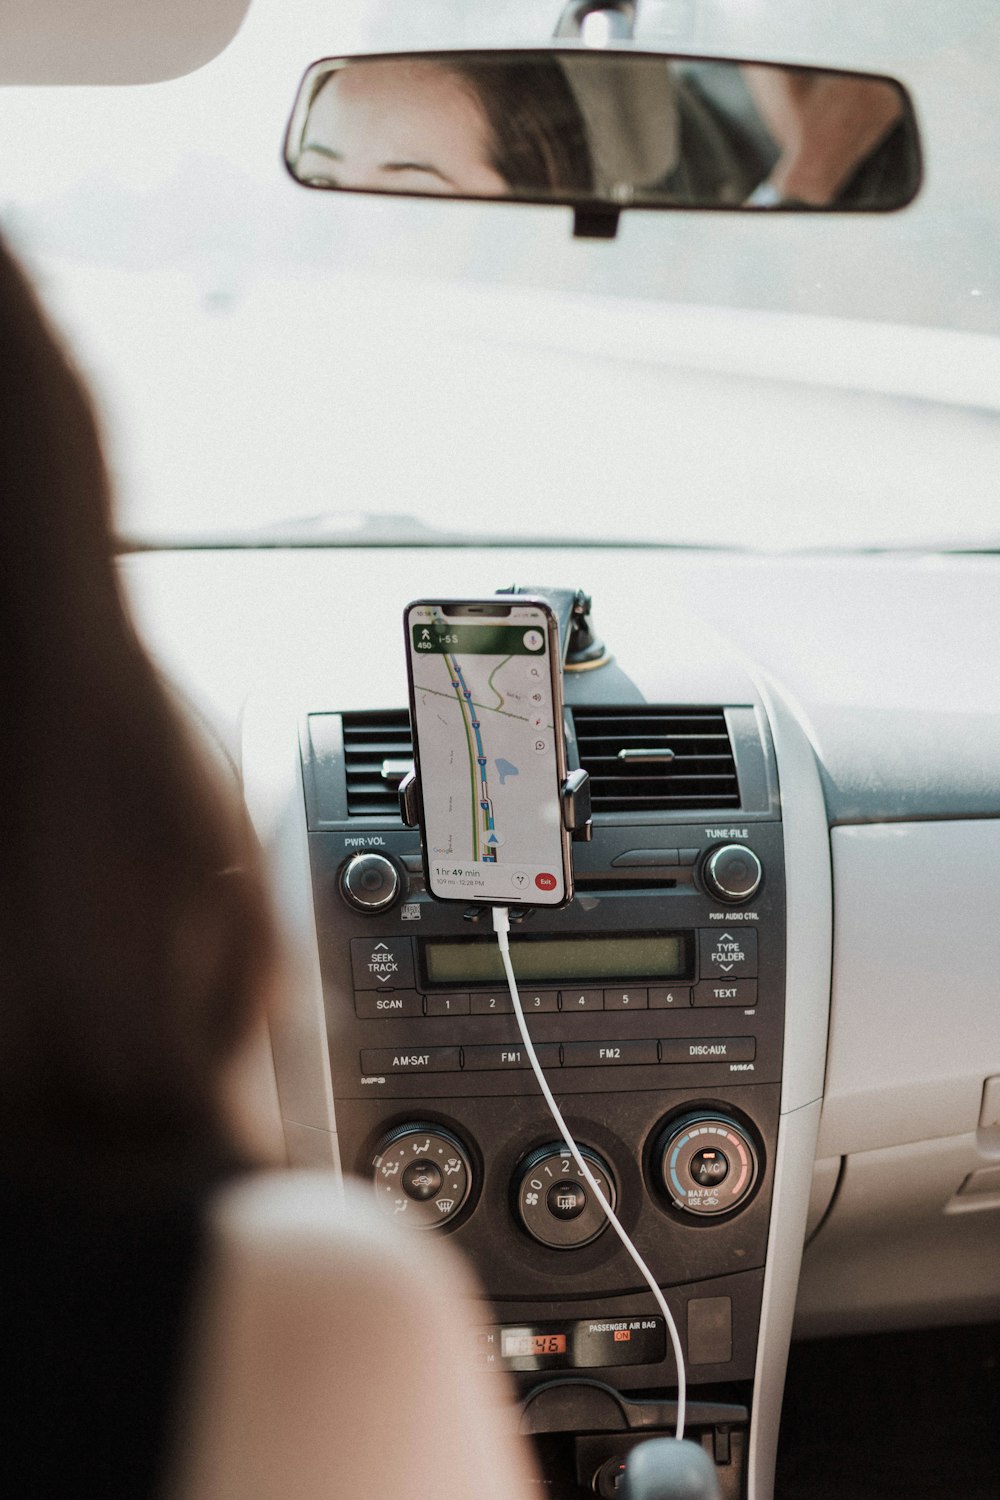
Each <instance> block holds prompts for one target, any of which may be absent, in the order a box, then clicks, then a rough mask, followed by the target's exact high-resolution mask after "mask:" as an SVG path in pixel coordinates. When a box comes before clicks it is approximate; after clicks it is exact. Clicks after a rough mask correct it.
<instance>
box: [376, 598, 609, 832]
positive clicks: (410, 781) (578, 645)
mask: <svg viewBox="0 0 1000 1500" xmlns="http://www.w3.org/2000/svg"><path fill="white" fill-rule="evenodd" d="M510 594H528V595H530V596H531V597H532V598H536V599H537V598H542V599H544V600H545V601H546V602H547V603H548V604H551V606H552V609H553V611H554V613H555V616H556V620H557V622H558V625H559V644H560V646H561V648H562V659H563V672H583V671H587V670H589V669H590V668H592V667H600V666H603V665H604V664H605V662H607V661H610V657H609V656H608V653H607V651H606V649H605V647H604V643H603V641H600V640H598V638H597V637H596V636H595V635H594V633H593V631H592V629H591V626H590V609H591V600H590V596H589V595H588V594H585V593H584V592H583V590H582V589H550V588H519V587H517V586H515V585H512V586H511V587H510V588H507V589H497V596H498V597H500V596H503V595H510ZM399 811H400V816H401V817H402V819H403V822H404V823H405V824H406V826H407V828H419V827H420V826H421V824H422V822H423V817H422V808H421V806H420V786H419V783H418V781H417V773H416V771H414V770H411V771H408V772H407V774H406V775H405V776H404V777H403V779H402V781H401V782H400V783H399ZM562 816H563V827H564V828H565V829H566V830H567V832H569V833H571V834H572V835H573V838H574V839H577V840H580V841H581V842H583V843H589V842H590V840H591V839H592V838H593V835H594V824H593V819H592V817H591V810H590V773H589V772H588V771H585V770H583V769H582V767H581V768H578V769H576V770H574V771H570V773H569V774H568V776H567V777H566V780H565V781H564V782H563V785H562Z"/></svg>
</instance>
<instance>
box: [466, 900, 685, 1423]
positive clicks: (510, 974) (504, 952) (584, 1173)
mask: <svg viewBox="0 0 1000 1500" xmlns="http://www.w3.org/2000/svg"><path fill="white" fill-rule="evenodd" d="M493 931H494V932H495V933H496V935H497V943H498V944H499V947H500V957H501V959H502V961H503V969H504V974H505V975H506V977H507V987H508V989H509V990H510V1000H511V1004H512V1006H513V1007H514V1015H515V1017H516V1019H517V1027H518V1030H519V1031H520V1033H521V1041H522V1042H523V1043H524V1050H525V1052H526V1053H527V1055H528V1061H529V1063H530V1064H531V1069H532V1072H533V1073H534V1075H535V1078H536V1080H537V1082H538V1087H539V1088H540V1089H541V1091H542V1098H543V1099H544V1100H545V1103H546V1104H547V1106H548V1109H549V1113H550V1114H551V1116H552V1118H553V1120H554V1121H555V1124H556V1128H557V1130H558V1131H559V1134H560V1136H561V1137H562V1139H563V1141H564V1142H565V1144H566V1148H567V1150H568V1151H569V1154H570V1155H571V1156H572V1158H573V1160H574V1162H575V1163H576V1166H577V1169H578V1170H579V1173H580V1176H581V1177H582V1178H583V1180H584V1182H585V1183H586V1184H587V1186H588V1187H589V1188H590V1191H591V1192H592V1193H593V1194H594V1197H595V1199H596V1200H597V1202H598V1203H599V1204H600V1206H601V1208H602V1210H603V1212H604V1215H605V1217H606V1219H607V1221H608V1223H609V1224H610V1225H611V1228H612V1229H613V1230H614V1232H615V1234H616V1235H617V1236H618V1238H619V1240H620V1241H621V1243H622V1246H623V1248H624V1249H625V1251H626V1252H627V1254H628V1255H629V1256H630V1257H631V1259H632V1261H633V1262H634V1263H635V1266H636V1269H637V1270H638V1271H639V1274H640V1275H641V1276H642V1278H643V1280H644V1281H645V1283H646V1285H647V1286H648V1287H649V1290H650V1291H651V1292H652V1294H653V1299H654V1301H655V1302H656V1305H657V1307H658V1308H659V1309H660V1312H661V1313H662V1314H663V1319H664V1322H665V1323H666V1326H667V1332H668V1333H669V1335H670V1343H671V1347H672V1348H673V1352H674V1363H675V1365H676V1368H677V1424H676V1428H675V1436H676V1437H677V1438H678V1439H683V1437H684V1424H685V1420H686V1408H687V1372H686V1370H685V1367H684V1351H683V1349H682V1347H681V1340H680V1334H679V1333H678V1332H677V1324H676V1323H675V1322H674V1319H673V1315H672V1313H671V1311H670V1308H669V1307H668V1305H667V1299H666V1298H665V1297H664V1295H663V1293H662V1291H661V1290H660V1288H659V1287H658V1286H657V1284H656V1279H655V1277H654V1276H653V1273H652V1271H650V1269H649V1267H648V1266H647V1265H646V1262H645V1261H644V1260H643V1258H642V1256H641V1255H640V1254H639V1252H638V1250H637V1249H636V1247H635V1245H633V1243H632V1241H631V1239H630V1238H629V1235H628V1232H627V1231H626V1229H625V1228H624V1226H623V1225H622V1223H621V1221H620V1219H619V1218H618V1215H617V1214H616V1213H615V1211H614V1209H613V1208H612V1206H611V1204H610V1203H609V1202H608V1200H607V1198H606V1196H605V1194H604V1192H603V1191H602V1189H601V1186H600V1184H599V1183H598V1181H597V1179H596V1178H595V1176H594V1174H593V1172H592V1171H591V1169H590V1167H589V1166H588V1165H587V1162H586V1159H585V1158H584V1156H583V1153H582V1152H581V1150H580V1148H579V1146H578V1145H577V1143H576V1141H575V1140H574V1139H573V1136H572V1135H571V1133H570V1129H569V1126H568V1125H567V1124H566V1121H565V1120H564V1119H563V1116H562V1111H561V1110H560V1108H559V1106H558V1104H557V1103H556V1101H555V1096H554V1094H553V1093H552V1090H551V1089H550V1088H549V1084H548V1080H547V1079H546V1077H545V1074H544V1073H543V1071H542V1066H541V1063H540V1062H539V1061H538V1055H537V1053H536V1052H535V1048H534V1044H533V1043H532V1040H531V1036H530V1034H529V1032H528V1024H527V1022H526V1020H525V1018H524V1009H523V1007H522V1005H521V997H520V995H519V993H518V989H517V979H516V978H515V975H514V966H513V964H512V963H511V957H510V913H509V912H508V910H507V908H506V907H505V906H494V908H493Z"/></svg>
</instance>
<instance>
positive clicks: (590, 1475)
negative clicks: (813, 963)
mask: <svg viewBox="0 0 1000 1500" xmlns="http://www.w3.org/2000/svg"><path fill="white" fill-rule="evenodd" d="M567 730H568V739H569V746H570V759H571V764H577V765H579V764H583V765H584V766H585V767H586V768H587V769H589V770H590V772H591V776H592V780H593V783H594V788H595V793H596V796H595V817H594V830H593V838H592V841H591V842H589V843H577V844H575V845H574V866H575V876H576V885H577V893H576V897H575V899H574V900H573V902H572V903H571V904H570V905H569V906H568V907H566V908H563V909H561V910H556V911H551V910H549V911H543V910H535V911H534V912H528V913H526V914H523V920H521V921H519V922H517V923H516V924H515V925H514V926H513V927H512V936H511V952H512V958H513V964H514V969H515V972H516V973H517V975H518V978H519V988H520V992H521V995H522V1000H523V1004H524V1008H525V1011H526V1014H527V1015H528V1023H529V1027H530V1030H531V1033H532V1039H533V1041H534V1043H535V1045H536V1048H537V1051H538V1054H539V1058H540V1060H541V1063H542V1065H543V1067H544V1068H545V1069H546V1072H547V1076H548V1078H549V1081H550V1084H551V1086H552V1088H553V1091H554V1093H555V1094H556V1096H557V1099H558V1101H559V1104H560V1107H561V1109H562V1110H563V1112H564V1114H565V1116H566V1119H567V1122H568V1124H569V1126H570V1129H571V1130H572V1131H573V1133H574V1136H575V1138H576V1140H577V1141H578V1143H579V1144H580V1146H581V1147H582V1148H583V1150H584V1152H585V1154H586V1156H587V1158H588V1161H589V1164H590V1166H591V1168H592V1170H593V1171H594V1172H595V1173H596V1174H597V1176H598V1179H599V1180H600V1181H601V1182H602V1184H603V1185H604V1186H605V1190H606V1191H607V1193H608V1195H609V1197H610V1199H611V1201H612V1202H613V1204H614V1205H615V1207H616V1210H617V1212H618V1214H619V1216H620V1218H621V1220H622V1222H623V1224H624V1226H625V1228H626V1229H627V1230H628V1232H629V1234H630V1235H631V1236H632V1238H633V1240H634V1242H635V1244H636V1246H637V1248H638V1249H639V1251H640V1253H641V1254H642V1255H643V1257H644V1258H645V1259H646V1261H647V1264H648V1265H649V1266H650V1268H651V1270H652V1272H653V1274H654V1275H655V1276H656V1278H657V1281H658V1283H659V1284H660V1285H661V1286H662V1287H663V1289H664V1291H665V1294H666V1297H667V1299H668V1302H669V1304H670V1307H671V1311H672V1313H673V1315H674V1318H675V1320H676V1322H677V1325H678V1328H679V1330H680V1334H681V1338H682V1342H683V1345H684V1351H685V1357H686V1360H687V1366H688V1380H689V1385H690V1396H691V1410H690V1426H691V1427H692V1428H693V1430H694V1433H695V1435H696V1436H697V1435H700V1436H701V1438H702V1440H703V1441H704V1442H705V1444H706V1446H709V1447H710V1450H711V1451H712V1453H713V1455H714V1456H715V1458H716V1461H717V1462H718V1464H719V1469H720V1477H721V1478H722V1480H723V1485H724V1493H725V1494H726V1495H727V1496H729V1495H733V1496H736V1495H740V1494H743V1493H744V1485H745V1472H744V1464H743V1456H744V1451H745V1440H746V1428H747V1424H748V1421H749V1408H750V1404H751V1397H752V1381H753V1377H754V1372H755V1365H756V1362H757V1358H758V1334H759V1328H760V1319H761V1307H762V1294H763V1285H764V1272H765V1262H766V1257H767V1250H768V1236H769V1225H770V1221H771V1208H772V1197H773V1191H774V1181H775V1162H776V1148H777V1138H778V1126H779V1115H780V1100H781V1082H782V1055H783V1034H784V1022H785V955H786V925H785V917H786V901H785V851H784V839H783V828H782V821H781V812H780V806H779V800H778V796H777V778H776V774H775V768H774V756H773V749H772V744H771V739H770V735H769V732H768V728H767V724H766V721H765V719H764V716H763V715H762V714H761V712H760V711H759V709H757V708H754V707H746V706H740V705H735V706H733V705H730V706H726V707H725V708H712V709H707V710H706V709H701V708H683V709H678V708H676V707H666V708H656V707H650V706H648V705H644V706H643V707H642V708H637V707H634V706H633V707H630V708H625V709H618V708H610V709H602V710H601V711H600V713H598V714H596V715H595V714H594V713H592V712H590V711H588V710H586V709H585V708H583V707H577V708H575V709H574V708H570V710H569V711H568V721H567ZM407 733H408V720H407V717H406V714H405V712H403V713H400V712H397V711H390V712H389V713H387V714H379V715H374V714H358V713H354V714H352V713H343V714H342V713H335V712H321V713H313V714H310V715H308V717H307V718H306V720H305V722H304V724H303V727H302V731H301V737H300V741H301V756H302V769H303V784H304V788H305V808H306V820H307V825H308V830H309V832H308V841H309V858H310V866H311V874H312V890H313V897H314V909H315V920H316V933H317V939H318V952H319V965H320V972H321V975H322V989H323V1001H324V1011H325V1018H326V1027H327V1033H328V1042H329V1063H330V1072H331V1079H332V1092H333V1098H334V1101H335V1110H336V1125H337V1134H338V1143H339V1152H340V1159H341V1164H342V1166H343V1169H344V1170H345V1171H347V1172H351V1173H354V1174H358V1175H359V1176H361V1177H366V1178H368V1179H369V1180H370V1181H371V1183H372V1188H373V1191H374V1192H375V1194H376V1200H377V1202H378V1203H379V1205H380V1206H381V1209H382V1211H383V1212H384V1213H385V1214H386V1216H387V1217H389V1218H392V1219H394V1220H396V1221H397V1222H399V1223H401V1224H404V1225H405V1226H407V1227H408V1228H409V1229H411V1231H412V1232H413V1233H414V1235H426V1234H444V1235H448V1236H450V1237H453V1238H454V1242H455V1244H456V1245H457V1246H459V1247H460V1248H461V1249H462V1250H463V1251H464V1252H465V1253H466V1254H467V1255H468V1256H469V1257H470V1259H471V1260H472V1262H473V1264H474V1265H475V1267H476V1270H477V1273H478V1275H479V1278H480V1281H481V1283H482V1285H483V1287H484V1290H485V1292H486V1294H487V1296H488V1299H489V1309H488V1310H487V1309H485V1308H484V1313H483V1319H482V1323H481V1326H480V1327H479V1329H478V1331H477V1334H476V1344H475V1348H474V1349H470V1359H474V1360H476V1361H478V1362H479V1364H480V1365H481V1366H483V1367H484V1368H486V1369H490V1370H506V1371H508V1372H509V1373H510V1374H511V1376H512V1377H513V1379H514V1381H515V1382H516V1383H517V1385H518V1386H519V1388H520V1390H521V1391H522V1393H523V1394H524V1396H525V1397H526V1399H527V1404H526V1408H525V1426H526V1429H527V1430H529V1431H532V1432H534V1433H535V1434H536V1435H538V1437H539V1441H540V1444H541V1451H542V1454H543V1458H545V1457H546V1455H548V1466H549V1469H550V1471H551V1474H552V1475H553V1476H562V1478H561V1479H560V1478H558V1477H556V1478H554V1479H553V1483H554V1484H555V1486H556V1488H555V1492H556V1493H558V1492H559V1484H560V1483H565V1484H568V1485H569V1488H567V1489H566V1493H567V1494H570V1493H574V1486H580V1485H582V1486H583V1487H584V1488H591V1487H592V1486H594V1487H596V1488H597V1489H598V1490H599V1491H600V1492H602V1493H608V1494H610V1493H613V1489H614V1485H615V1483H616V1481H617V1477H618V1474H619V1469H618V1468H616V1464H617V1463H618V1461H619V1460H620V1459H622V1457H623V1455H624V1454H625V1453H627V1451H628V1447H629V1446H630V1445H631V1443H632V1441H633V1440H638V1438H639V1437H640V1436H643V1435H648V1434H649V1432H650V1431H659V1430H669V1428H670V1424H671V1422H672V1420H673V1415H674V1405H673V1403H674V1398H675V1395H676V1373H675V1365H674V1358H673V1354H672V1351H671V1348H670V1343H669V1340H668V1338H667V1333H666V1330H665V1328H664V1325H663V1319H662V1317H661V1316H660V1315H659V1313H658V1312H657V1311H656V1309H655V1307H654V1306H653V1304H652V1299H651V1298H650V1296H649V1293H648V1290H647V1289H646V1288H645V1287H644V1285H643V1283H642V1281H641V1278H640V1277H639V1275H638V1273H637V1271H636V1269H635V1267H634V1265H633V1263H632V1261H631V1260H630V1258H629V1257H628V1256H627V1255H626V1254H625V1252H624V1251H623V1249H622V1248H621V1246H620V1244H619V1242H618V1240H617V1238H616V1237H615V1236H614V1234H613V1233H612V1232H611V1231H610V1229H609V1227H608V1226H607V1225H606V1223H605V1221H604V1219H603V1216H602V1215H601V1212H600V1210H599V1207H598V1205H597V1204H596V1203H595V1202H594V1201H593V1200H592V1195H591V1193H590V1191H589V1189H588V1187H587V1186H586V1184H585V1183H584V1182H583V1181H581V1178H580V1175H579V1173H578V1170H577V1168H576V1166H575V1164H574V1163H573V1161H572V1158H571V1157H570V1156H569V1154H568V1152H567V1151H566V1150H565V1148H564V1147H563V1146H562V1144H561V1142H560V1141H559V1139H558V1137H557V1134H556V1132H555V1128H554V1126H553V1123H552V1120H551V1118H550V1116H549V1114H548V1111H547V1109H546V1107H545V1105H544V1102H543V1101H542V1099H541V1097H540V1095H539V1091H538V1087H537V1084H536V1082H535V1079H534V1075H533V1074H532V1072H531V1071H530V1068H529V1066H528V1061H527V1058H526V1056H525V1052H524V1048H523V1046H522V1044H521V1042H520V1038H519V1034H518V1031H517V1027H516V1024H515V1021H514V1017H513V1015H512V1013H511V1004H510V999H509V995H508V993H507V990H506V986H505V984H504V979H503V970H502V966H501V962H500V955H499V951H498V948H497V944H496V939H495V937H494V935H493V932H492V929H491V926H490V919H489V914H488V911H486V912H484V911H483V910H482V909H476V908H473V909H469V910H465V911H463V909H462V908H461V907H460V906H456V905H444V904H441V903H439V902H436V901H433V900H431V899H430V898H429V896H428V895H427V893H426V890H425V888H424V882H423V876H422V873H421V858H420V843H419V834H418V833H417V832H416V831H414V830H410V829H407V828H405V827H404V826H403V825H402V822H401V820H400V819H399V817H398V814H397V813H396V811H395V809H394V790H395V785H396V783H397V781H398V778H399V775H400V774H402V769H403V768H405V766H406V765H408V763H409V758H408V742H407ZM657 735H659V736H660V737H661V739H660V741H657V740H656V739H655V737H656V736H657ZM616 736H617V737H618V738H617V739H616ZM622 736H624V737H625V738H626V740H627V742H628V743H629V744H630V745H631V746H633V747H634V746H635V745H636V744H637V743H638V744H640V745H641V744H643V743H645V742H646V741H651V742H652V748H653V749H655V747H656V745H657V744H659V743H660V742H661V741H662V740H663V737H664V736H666V739H669V740H670V742H671V747H670V748H671V752H672V753H671V754H670V755H669V757H668V756H665V755H663V756H661V757H660V760H659V765H660V766H667V767H669V768H670V771H669V774H663V773H662V772H660V771H652V772H651V771H649V770H647V769H643V771H642V773H641V775H640V776H639V777H638V778H636V777H635V772H634V770H632V771H630V772H629V779H628V780H625V779H623V778H622V777H621V776H620V775H619V772H618V768H619V767H620V766H621V765H623V764H624V765H626V766H632V767H634V759H632V760H629V759H628V758H625V759H624V760H619V759H618V756H617V752H616V750H615V745H616V744H617V743H618V739H620V738H621V737H622ZM595 745H596V750H595V748H594V747H595ZM685 752H687V757H686V762H685V760H683V759H682V757H683V756H684V754H685ZM651 758H652V757H651ZM679 760H680V761H681V764H680V766H679V767H678V761H679ZM602 763H604V764H603V765H602ZM609 765H610V770H608V766H609ZM602 771H603V772H607V773H608V774H604V775H603V779H602ZM713 802H714V803H715V805H714V806H713V805H712V804H713ZM705 804H708V805H707V806H706V805H705ZM517 915H521V913H518V914H517Z"/></svg>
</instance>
